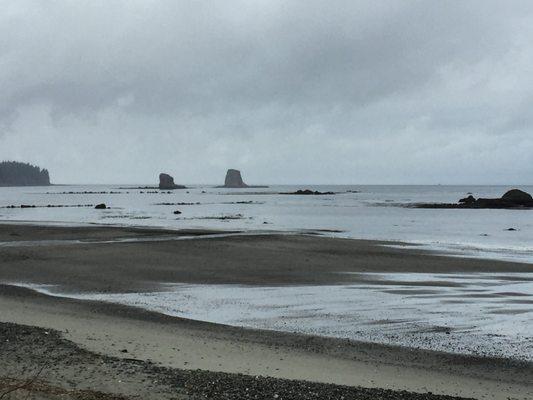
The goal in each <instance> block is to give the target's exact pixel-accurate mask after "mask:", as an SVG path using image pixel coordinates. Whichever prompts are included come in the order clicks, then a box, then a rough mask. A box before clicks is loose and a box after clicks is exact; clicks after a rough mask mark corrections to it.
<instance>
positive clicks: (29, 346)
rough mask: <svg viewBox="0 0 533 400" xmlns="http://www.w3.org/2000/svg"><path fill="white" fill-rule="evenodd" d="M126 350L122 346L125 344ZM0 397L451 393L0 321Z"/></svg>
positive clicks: (410, 396) (428, 399) (371, 397)
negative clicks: (136, 350)
mask: <svg viewBox="0 0 533 400" xmlns="http://www.w3.org/2000/svg"><path fill="white" fill-rule="evenodd" d="M125 352H126V351H125ZM0 354H1V358H0V398H2V395H3V394H4V393H7V392H8V391H9V390H10V389H14V388H16V387H17V386H24V387H23V388H20V389H18V390H14V391H13V392H11V393H7V394H6V395H5V396H4V397H3V400H8V399H10V400H19V399H20V400H21V399H39V400H41V399H42V400H55V399H76V400H78V399H79V400H82V399H83V400H89V399H90V400H123V399H148V400H149V399H169V400H170V399H176V400H177V399H182V400H193V399H220V400H226V399H227V400H234V399H235V400H237V399H278V400H296V399H301V400H306V399H321V400H328V399H332V400H333V399H335V400H337V399H345V400H350V399H354V400H379V399H387V400H396V399H398V400H451V399H459V397H452V396H440V395H434V394H431V393H410V392H405V391H392V390H385V389H375V388H373V389H367V388H361V387H347V386H338V385H331V384H321V383H311V382H305V381H293V380H285V379H276V378H267V377H259V376H249V375H242V374H229V373H219V372H209V371H201V370H194V371H190V370H179V369H171V368H163V367H159V366H157V365H155V364H154V363H152V362H147V361H141V360H135V359H128V358H125V359H119V358H114V357H109V356H106V355H100V354H96V353H92V352H89V351H87V350H84V349H82V348H80V347H78V346H76V345H75V344H74V343H72V342H70V341H68V340H66V339H64V338H63V337H62V336H61V334H60V333H59V332H57V331H54V330H45V329H41V328H36V327H29V326H23V325H17V324H11V323H0Z"/></svg>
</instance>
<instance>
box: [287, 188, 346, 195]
mask: <svg viewBox="0 0 533 400" xmlns="http://www.w3.org/2000/svg"><path fill="white" fill-rule="evenodd" d="M280 194H295V195H306V196H320V195H324V194H336V193H335V192H319V191H316V190H315V191H313V190H310V189H305V190H301V189H300V190H297V191H296V192H288V193H280Z"/></svg>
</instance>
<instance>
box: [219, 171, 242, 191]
mask: <svg viewBox="0 0 533 400" xmlns="http://www.w3.org/2000/svg"><path fill="white" fill-rule="evenodd" d="M224 187H227V188H246V187H248V185H247V184H246V183H244V181H243V180H242V176H241V171H238V170H236V169H228V172H226V179H225V180H224Z"/></svg>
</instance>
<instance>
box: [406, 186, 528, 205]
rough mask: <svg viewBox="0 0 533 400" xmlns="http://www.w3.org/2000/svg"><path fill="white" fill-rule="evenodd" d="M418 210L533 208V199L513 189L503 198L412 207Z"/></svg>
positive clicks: (470, 197)
mask: <svg viewBox="0 0 533 400" xmlns="http://www.w3.org/2000/svg"><path fill="white" fill-rule="evenodd" d="M412 206H414V207H416V208H502V209H513V208H528V209H529V208H532V209H533V197H531V195H530V194H529V193H526V192H524V191H522V190H519V189H511V190H509V191H508V192H506V193H505V194H504V195H503V196H502V197H500V198H496V199H490V198H489V199H486V198H479V199H476V198H475V197H474V196H472V195H470V196H468V197H465V198H464V199H460V200H459V202H458V203H457V204H453V203H452V204H450V203H422V204H414V205H412Z"/></svg>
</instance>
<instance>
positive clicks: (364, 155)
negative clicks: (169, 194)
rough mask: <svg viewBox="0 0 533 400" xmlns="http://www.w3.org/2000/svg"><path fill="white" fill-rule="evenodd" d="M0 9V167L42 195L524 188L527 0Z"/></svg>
mask: <svg viewBox="0 0 533 400" xmlns="http://www.w3.org/2000/svg"><path fill="white" fill-rule="evenodd" d="M6 3H7V4H6V6H5V7H4V8H5V10H4V11H3V13H2V15H0V89H1V90H0V158H8V159H21V160H27V161H31V162H35V163H39V164H41V165H42V166H45V167H47V168H49V169H50V172H51V175H52V178H53V179H54V180H55V181H56V182H75V181H81V182H149V181H150V180H153V179H154V176H155V175H156V174H157V173H158V172H159V171H160V170H165V171H169V172H171V173H174V174H175V175H176V177H177V179H178V180H180V181H184V182H218V181H220V180H222V178H223V174H224V170H225V168H227V167H237V168H241V169H243V170H244V172H245V174H246V177H247V178H248V180H249V181H255V182H265V183H269V182H270V183H273V182H279V183H290V182H307V183H320V182H332V183H342V182H349V183H499V182H503V183H507V182H513V183H520V182H522V183H531V182H532V181H531V176H532V173H533V162H532V161H533V155H532V154H533V152H532V151H531V150H533V135H531V132H530V131H531V128H532V127H533V116H532V112H531V111H530V110H531V109H532V107H531V106H532V99H533V97H532V96H533V93H532V89H531V88H532V87H533V85H532V84H531V83H533V82H531V81H532V80H533V75H532V74H531V71H530V70H531V65H533V48H532V46H531V45H530V43H529V42H530V39H529V38H530V37H531V35H532V34H533V14H532V13H533V6H532V5H530V4H531V3H530V2H527V1H524V2H520V1H513V2H510V3H505V4H504V3H503V2H496V1H494V2H493V1H465V2H447V1H445V2H429V1H410V2H392V1H383V2H379V1H357V2H354V1H340V0H339V1H334V2H323V1H291V2H287V1H270V0H269V1H256V2H250V1H244V0H241V1H220V2H200V1H198V2H197V1H158V2H151V1H119V0H117V1H113V2H108V1H92V2H88V3H83V4H82V3H79V2H66V1H50V2H39V1H26V0H17V1H11V2H10V1H8V2H6Z"/></svg>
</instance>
